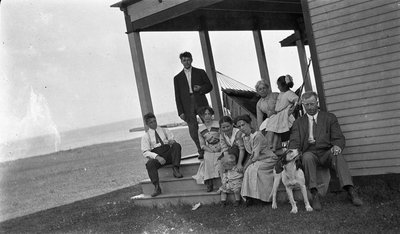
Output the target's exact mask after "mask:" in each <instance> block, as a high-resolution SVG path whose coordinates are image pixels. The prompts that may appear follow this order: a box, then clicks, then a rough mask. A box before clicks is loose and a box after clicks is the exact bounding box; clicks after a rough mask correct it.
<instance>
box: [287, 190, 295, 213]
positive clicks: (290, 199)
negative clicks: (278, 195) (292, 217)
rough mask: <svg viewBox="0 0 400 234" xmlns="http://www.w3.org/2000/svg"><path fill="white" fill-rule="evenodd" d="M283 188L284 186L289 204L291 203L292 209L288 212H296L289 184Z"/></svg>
mask: <svg viewBox="0 0 400 234" xmlns="http://www.w3.org/2000/svg"><path fill="white" fill-rule="evenodd" d="M285 188H286V193H287V195H288V198H289V202H290V205H292V210H291V211H290V213H293V214H296V213H297V206H296V201H295V200H294V197H293V188H290V187H289V186H288V187H285Z"/></svg>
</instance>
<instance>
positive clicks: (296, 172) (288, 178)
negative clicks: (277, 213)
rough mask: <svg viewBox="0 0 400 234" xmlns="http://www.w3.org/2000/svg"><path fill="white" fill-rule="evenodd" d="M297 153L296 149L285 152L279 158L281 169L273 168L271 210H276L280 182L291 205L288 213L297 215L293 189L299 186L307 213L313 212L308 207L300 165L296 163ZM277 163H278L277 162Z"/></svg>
mask: <svg viewBox="0 0 400 234" xmlns="http://www.w3.org/2000/svg"><path fill="white" fill-rule="evenodd" d="M298 157H299V152H298V150H297V149H294V150H287V151H286V152H285V153H284V154H283V155H282V156H281V160H280V162H281V164H282V167H283V170H282V168H279V166H275V167H274V185H273V188H272V193H271V195H272V209H276V208H278V206H277V203H276V193H277V192H278V187H279V183H280V182H281V180H282V183H283V185H284V186H285V188H286V193H287V195H288V198H289V202H290V204H291V205H292V210H291V211H290V213H293V214H296V213H297V206H296V202H295V200H294V197H293V189H294V188H295V187H296V186H300V189H301V193H302V195H303V200H304V205H305V207H306V210H307V211H313V208H312V207H311V206H310V203H309V201H308V197H307V189H306V185H305V179H304V172H303V170H302V169H301V168H300V165H298V164H297V163H296V161H298V160H297V159H298ZM278 162H279V161H278Z"/></svg>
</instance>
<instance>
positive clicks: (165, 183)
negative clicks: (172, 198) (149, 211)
mask: <svg viewBox="0 0 400 234" xmlns="http://www.w3.org/2000/svg"><path fill="white" fill-rule="evenodd" d="M140 184H141V186H142V192H143V194H147V195H149V194H151V193H152V192H153V190H154V185H153V184H152V183H151V181H150V179H146V180H142V181H141V182H140ZM220 186H221V179H220V178H216V179H214V188H216V189H218V188H219V187H220ZM160 187H161V191H162V192H163V193H179V192H194V191H199V192H200V191H206V189H207V187H206V185H204V184H197V183H196V181H195V180H194V179H193V178H192V176H185V177H183V178H180V179H178V178H171V177H168V178H160Z"/></svg>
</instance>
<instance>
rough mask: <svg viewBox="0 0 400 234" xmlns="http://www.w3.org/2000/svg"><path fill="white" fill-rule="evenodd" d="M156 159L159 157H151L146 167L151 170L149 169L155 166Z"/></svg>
mask: <svg viewBox="0 0 400 234" xmlns="http://www.w3.org/2000/svg"><path fill="white" fill-rule="evenodd" d="M156 161H157V159H149V160H148V161H147V163H146V169H147V170H149V169H152V168H154V167H155V165H156Z"/></svg>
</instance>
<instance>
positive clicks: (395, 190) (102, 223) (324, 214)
mask: <svg viewBox="0 0 400 234" xmlns="http://www.w3.org/2000/svg"><path fill="white" fill-rule="evenodd" d="M372 178H373V179H371V178H369V179H368V178H363V179H364V180H366V181H368V184H366V185H363V186H361V187H359V188H358V190H359V193H360V195H361V197H362V199H363V201H364V203H365V204H364V205H363V206H362V207H354V206H353V205H352V204H350V202H349V201H348V200H347V199H346V194H344V193H330V194H328V195H327V196H326V197H324V198H323V200H322V205H323V210H322V211H320V212H306V211H305V209H304V204H302V203H300V202H299V203H298V207H299V213H298V214H290V213H289V211H290V205H289V204H288V203H280V204H278V209H277V210H272V209H271V207H270V205H271V204H270V203H259V204H256V205H254V206H251V207H247V208H246V207H243V206H241V207H238V208H235V207H233V206H232V205H229V206H227V207H224V208H223V207H220V206H219V205H204V206H200V208H198V209H197V210H195V211H192V210H191V207H190V206H187V205H182V206H176V207H169V208H163V209H157V208H144V207H137V206H135V205H134V204H133V202H132V200H131V199H130V197H131V196H133V195H137V194H140V193H141V191H140V187H139V185H135V186H131V187H128V188H124V189H120V190H117V191H114V192H111V193H107V194H104V195H101V196H97V197H94V198H90V199H86V200H82V201H78V202H74V203H72V204H68V205H64V206H60V207H56V208H52V209H48V210H45V211H41V212H37V213H34V214H31V215H27V216H23V217H19V218H15V219H11V220H7V221H5V222H2V223H0V231H1V232H3V233H383V232H385V233H399V232H400V188H399V183H398V181H399V180H393V181H392V180H391V179H385V178H376V177H372Z"/></svg>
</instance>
